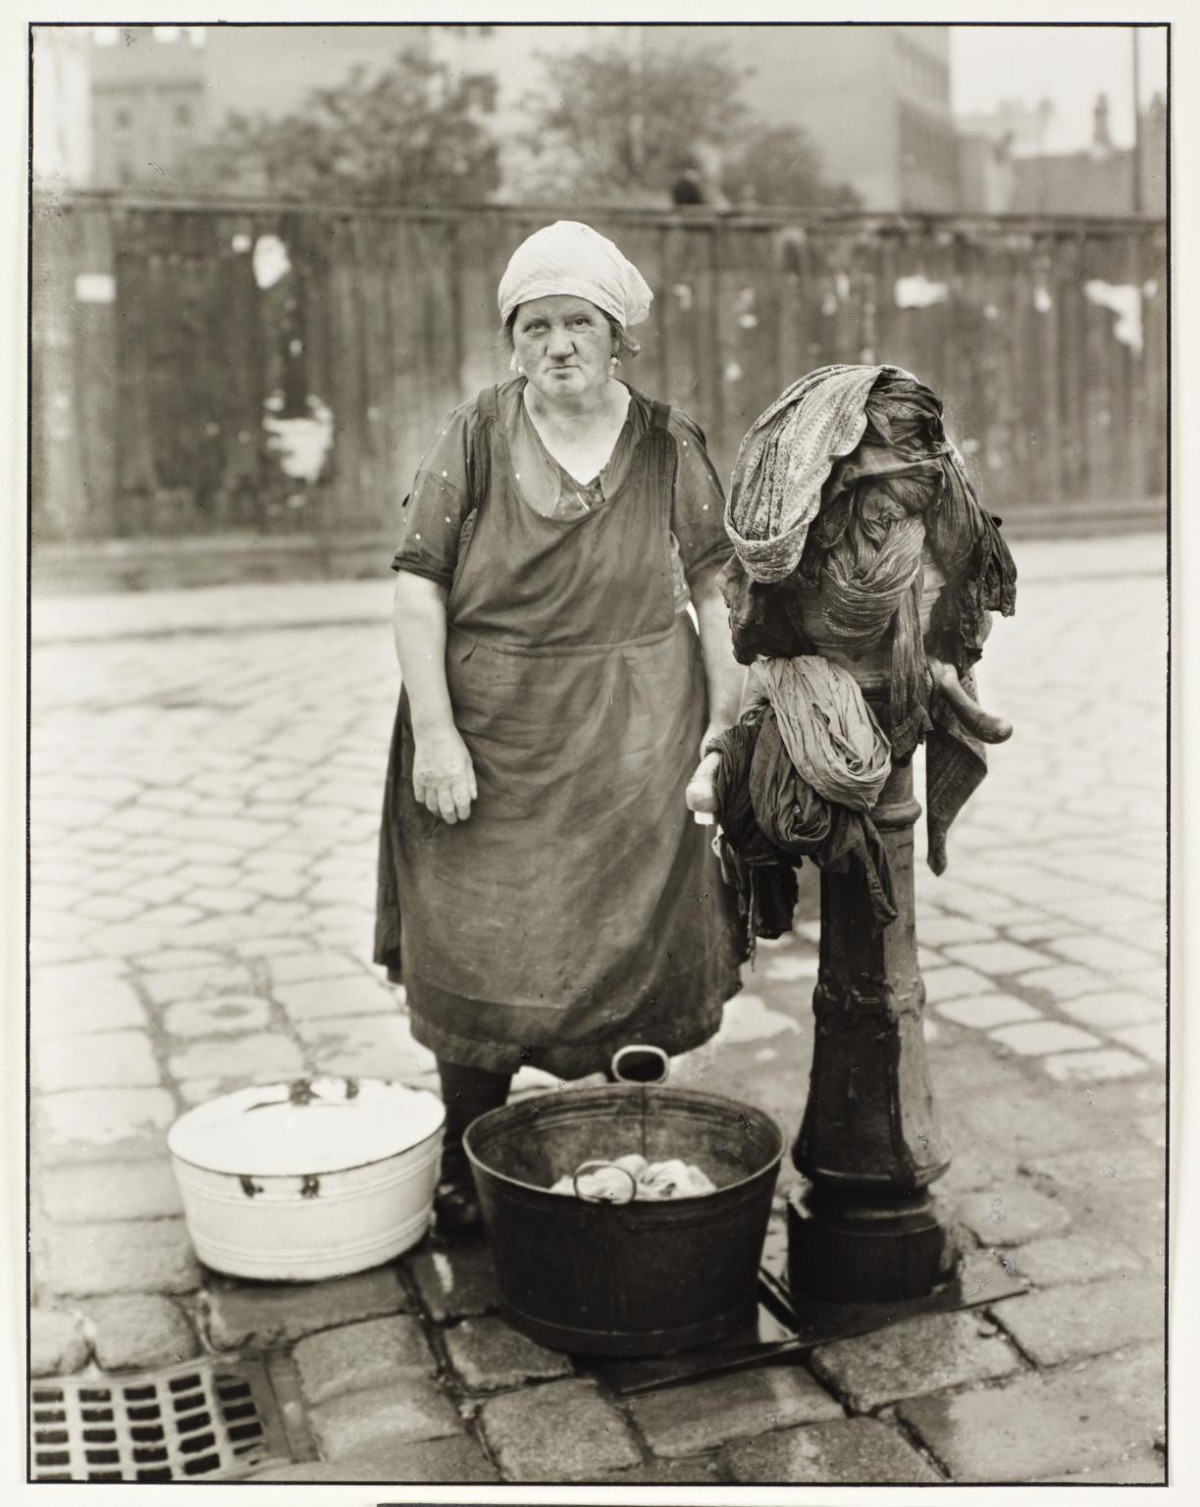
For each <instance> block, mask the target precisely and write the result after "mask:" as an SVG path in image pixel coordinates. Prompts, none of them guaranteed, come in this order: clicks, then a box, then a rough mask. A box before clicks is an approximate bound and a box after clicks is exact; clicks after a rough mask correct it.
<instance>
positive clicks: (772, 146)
mask: <svg viewBox="0 0 1200 1507" xmlns="http://www.w3.org/2000/svg"><path fill="white" fill-rule="evenodd" d="M721 188H722V190H723V191H724V193H725V195H726V197H727V198H728V199H729V201H730V203H732V204H737V205H748V204H774V205H781V206H789V207H796V206H805V207H811V208H821V209H854V208H857V207H858V205H859V204H860V203H861V200H860V198H859V195H858V194H857V193H856V191H855V190H854V189H853V188H851V187H850V185H849V184H848V183H835V182H833V181H832V180H831V179H829V178H827V177H826V176H825V172H824V168H823V166H822V162H821V154H820V152H819V151H818V149H817V148H816V147H815V146H814V145H813V142H812V140H811V138H810V137H809V136H808V135H807V134H806V133H805V132H804V131H801V130H799V129H798V128H797V127H795V126H768V125H762V124H760V123H755V124H754V125H753V126H752V127H751V128H750V129H749V130H748V131H747V132H745V134H744V135H743V137H742V138H741V140H740V141H739V142H738V144H737V147H736V149H735V150H734V151H733V152H732V153H730V154H729V155H728V156H727V157H726V160H725V162H724V164H723V165H722V168H721Z"/></svg>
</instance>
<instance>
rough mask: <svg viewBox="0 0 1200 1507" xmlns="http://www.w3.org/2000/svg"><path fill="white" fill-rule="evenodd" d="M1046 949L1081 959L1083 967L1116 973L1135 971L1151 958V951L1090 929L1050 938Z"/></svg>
mask: <svg viewBox="0 0 1200 1507" xmlns="http://www.w3.org/2000/svg"><path fill="white" fill-rule="evenodd" d="M1049 950H1050V951H1051V952H1056V953H1058V955H1059V957H1063V958H1069V959H1070V961H1071V962H1073V963H1082V964H1083V965H1084V966H1085V967H1088V968H1095V969H1098V970H1099V971H1101V972H1102V973H1112V974H1117V975H1120V974H1124V973H1137V972H1139V971H1141V970H1142V969H1145V968H1148V967H1149V966H1150V965H1151V964H1152V963H1153V962H1154V961H1155V959H1154V955H1153V953H1149V952H1145V951H1143V949H1142V948H1140V947H1129V946H1127V945H1126V944H1125V943H1124V942H1117V941H1114V940H1113V938H1112V937H1106V936H1100V935H1096V934H1094V933H1089V934H1087V935H1085V936H1081V937H1063V938H1062V939H1061V940H1059V941H1057V942H1051V943H1050V944H1049Z"/></svg>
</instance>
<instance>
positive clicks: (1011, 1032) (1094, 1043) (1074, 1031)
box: [988, 1020, 1101, 1057]
mask: <svg viewBox="0 0 1200 1507" xmlns="http://www.w3.org/2000/svg"><path fill="white" fill-rule="evenodd" d="M988 1035H989V1036H990V1038H991V1040H992V1041H995V1042H998V1043H999V1044H1000V1045H1001V1046H1003V1047H1007V1049H1008V1050H1009V1051H1010V1052H1016V1054H1017V1055H1018V1056H1019V1057H1048V1056H1049V1055H1050V1054H1051V1053H1052V1052H1055V1053H1057V1052H1073V1051H1083V1050H1086V1049H1087V1048H1089V1047H1098V1046H1100V1044H1101V1043H1100V1038H1099V1037H1098V1036H1093V1035H1092V1033H1091V1032H1090V1031H1084V1030H1082V1029H1081V1028H1080V1027H1079V1026H1068V1025H1065V1024H1064V1023H1063V1022H1062V1021H1059V1020H1038V1021H1028V1022H1025V1023H1024V1024H1022V1025H1016V1026H1001V1027H1000V1028H999V1029H998V1030H995V1031H990V1032H989V1033H988Z"/></svg>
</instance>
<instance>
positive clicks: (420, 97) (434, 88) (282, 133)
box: [194, 51, 500, 205]
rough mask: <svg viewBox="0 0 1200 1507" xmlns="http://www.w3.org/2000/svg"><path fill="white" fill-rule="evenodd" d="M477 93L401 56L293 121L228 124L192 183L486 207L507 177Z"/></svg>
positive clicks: (414, 57)
mask: <svg viewBox="0 0 1200 1507" xmlns="http://www.w3.org/2000/svg"><path fill="white" fill-rule="evenodd" d="M476 85H477V81H476V80H474V79H471V78H465V77H463V76H462V75H461V74H455V73H452V72H451V71H450V70H449V69H448V68H446V67H445V66H444V65H442V64H440V63H437V62H435V61H433V60H432V59H430V58H428V57H425V56H424V55H422V54H421V53H419V52H414V51H407V52H402V53H400V54H399V55H398V56H397V57H396V58H395V60H394V61H393V62H392V63H391V64H390V65H389V66H388V67H386V68H385V69H384V70H383V71H382V72H379V73H370V72H368V70H367V69H365V68H363V67H362V66H359V67H356V68H354V69H353V70H352V71H351V72H350V74H349V76H348V77H347V78H346V79H345V80H344V82H342V83H341V84H338V85H336V86H334V87H332V88H328V89H316V90H313V91H312V93H311V94H310V95H309V96H308V99H307V100H306V101H305V103H304V105H303V106H302V107H301V109H300V110H298V111H297V112H296V113H294V114H291V115H287V116H284V117H282V118H280V119H275V120H272V119H268V118H267V117H265V116H262V115H259V116H256V117H253V118H251V117H248V116H245V115H231V116H230V117H229V119H228V121H227V123H226V125H225V126H224V128H223V129H222V131H221V132H220V134H219V136H218V137H217V139H216V141H215V142H214V143H213V145H212V146H210V147H209V148H207V149H206V150H205V151H204V153H203V154H202V156H201V157H200V158H198V160H197V162H196V164H195V168H194V176H195V177H197V178H198V179H199V180H200V181H202V182H203V183H204V184H205V186H207V187H209V188H211V189H216V190H221V189H225V190H230V189H233V190H237V189H242V188H247V187H249V188H255V189H257V190H259V191H262V192H266V193H271V194H279V195H282V196H286V197H292V196H295V197H300V198H304V199H308V200H314V199H315V200H322V199H323V200H326V201H338V202H357V203H369V204H395V205H425V204H465V203H482V202H483V201H485V200H486V199H487V197H488V195H489V194H491V193H492V192H493V191H494V190H495V188H496V187H497V186H498V184H499V181H500V173H499V163H498V152H497V147H496V144H495V142H494V141H493V140H492V139H491V137H490V135H489V134H488V132H487V131H486V129H485V128H484V127H483V126H482V125H481V124H480V123H479V121H478V120H476V119H475V117H474V114H473V109H472V106H473V102H474V98H475V94H474V91H475V88H476Z"/></svg>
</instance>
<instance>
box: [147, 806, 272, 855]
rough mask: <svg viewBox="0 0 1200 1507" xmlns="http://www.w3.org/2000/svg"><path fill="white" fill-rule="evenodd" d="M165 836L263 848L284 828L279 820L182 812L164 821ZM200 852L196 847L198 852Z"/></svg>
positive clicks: (247, 847)
mask: <svg viewBox="0 0 1200 1507" xmlns="http://www.w3.org/2000/svg"><path fill="white" fill-rule="evenodd" d="M162 830H163V833H164V835H165V836H167V837H170V838H176V839H185V840H186V839H191V840H193V841H194V842H195V843H196V844H197V845H201V844H203V845H205V846H207V845H208V844H221V845H224V846H228V847H230V848H233V849H235V850H236V851H238V852H239V853H240V852H243V851H245V850H247V849H251V848H265V847H266V846H267V845H268V844H269V843H271V842H273V841H274V840H275V839H276V838H279V837H282V836H283V835H284V833H285V832H286V831H287V828H286V827H285V826H284V824H283V823H282V822H260V821H247V820H245V819H238V818H233V817H223V818H215V819H214V818H212V817H206V816H195V815H193V816H184V817H180V818H179V820H178V821H173V822H170V823H167V824H164V826H163V828H162ZM196 856H199V849H198V848H197V854H196Z"/></svg>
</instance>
